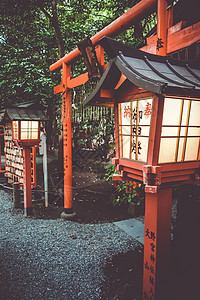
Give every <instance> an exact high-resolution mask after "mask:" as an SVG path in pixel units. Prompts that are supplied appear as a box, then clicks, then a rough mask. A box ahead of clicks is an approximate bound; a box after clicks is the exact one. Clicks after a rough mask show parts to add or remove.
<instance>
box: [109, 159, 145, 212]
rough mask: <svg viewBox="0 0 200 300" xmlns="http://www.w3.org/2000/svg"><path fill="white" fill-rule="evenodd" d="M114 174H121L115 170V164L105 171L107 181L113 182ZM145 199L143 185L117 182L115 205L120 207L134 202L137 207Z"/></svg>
mask: <svg viewBox="0 0 200 300" xmlns="http://www.w3.org/2000/svg"><path fill="white" fill-rule="evenodd" d="M114 174H119V171H116V170H115V166H114V165H113V164H108V165H107V166H106V171H105V180H106V181H112V178H113V175H114ZM144 198H145V190H144V185H143V184H139V183H135V182H126V181H120V182H117V186H116V191H115V197H114V199H113V204H114V205H118V206H120V205H121V204H127V203H131V202H134V203H136V205H140V204H141V202H142V201H143V202H144Z"/></svg>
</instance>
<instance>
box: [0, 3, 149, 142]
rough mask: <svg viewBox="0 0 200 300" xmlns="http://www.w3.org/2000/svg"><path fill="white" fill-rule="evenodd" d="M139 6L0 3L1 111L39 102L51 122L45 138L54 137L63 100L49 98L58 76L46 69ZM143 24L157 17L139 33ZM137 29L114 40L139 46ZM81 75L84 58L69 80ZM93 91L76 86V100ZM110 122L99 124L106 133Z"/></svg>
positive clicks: (88, 87) (102, 136)
mask: <svg viewBox="0 0 200 300" xmlns="http://www.w3.org/2000/svg"><path fill="white" fill-rule="evenodd" d="M137 2H139V0H135V1H130V0H124V1H119V0H116V1H111V0H105V1H101V0H90V1H83V0H54V1H53V0H51V1H49V0H43V1H41V0H26V1H24V0H10V1H7V0H1V2H0V108H4V107H6V106H9V105H10V104H14V103H18V102H23V101H24V102H25V101H27V100H34V99H35V100H38V99H39V100H41V101H42V103H43V104H44V105H46V107H47V111H48V115H49V119H50V120H51V122H50V128H49V134H52V137H56V136H58V134H59V131H60V130H61V128H62V126H61V124H60V116H61V108H62V105H61V103H62V100H61V97H60V95H53V86H56V85H58V84H60V75H61V74H60V72H59V71H57V72H54V73H51V72H50V71H49V66H50V65H51V64H53V63H54V62H55V61H57V60H58V59H59V58H60V57H59V55H60V53H61V52H63V53H68V52H70V51H72V50H73V49H74V48H76V47H77V43H78V42H80V41H81V40H83V39H85V38H86V37H91V36H93V35H95V34H96V33H97V32H98V31H100V30H101V29H103V28H104V27H105V26H107V25H108V24H110V23H111V22H112V21H113V20H115V19H116V18H118V17H119V16H120V15H122V14H123V13H124V12H125V11H127V10H128V9H129V8H131V7H132V6H134V5H135V4H136V3H137ZM53 3H55V4H56V8H55V7H53ZM54 8H55V9H54ZM56 21H57V23H56ZM147 23H148V24H149V23H150V24H154V23H155V18H152V19H151V20H150V19H149V21H148V22H146V21H145V20H144V21H142V22H141V28H142V30H146V31H148V30H149V29H151V28H149V29H148V30H147ZM152 26H153V25H152ZM152 26H151V25H150V27H152ZM136 29H137V28H136V27H135V28H134V27H133V28H130V29H129V30H127V31H126V32H125V33H123V34H121V35H120V36H119V37H118V40H121V41H123V42H128V43H129V44H131V45H135V46H137V45H139V43H141V41H144V38H143V35H141V34H139V35H138V32H139V31H138V30H136ZM136 32H137V36H136ZM59 33H60V36H59V37H58V34H59ZM59 38H60V46H62V47H61V48H62V49H61V50H60V48H59V41H58V39H59ZM60 51H61V52H60ZM84 71H85V66H84V63H83V60H82V59H81V60H79V61H78V62H76V63H74V64H73V65H72V76H73V77H75V76H77V75H79V74H82V73H83V72H84ZM93 88H94V84H90V85H89V84H88V85H87V88H85V87H80V88H79V90H78V92H77V96H76V97H75V99H74V101H75V102H76V103H78V102H83V99H84V98H85V97H86V94H88V93H89V92H90V91H91V90H92V89H93ZM108 118H109V117H108ZM108 121H109V119H106V120H105V121H103V122H104V123H105V124H107V123H108V125H106V130H107V131H108V132H109V130H110V129H109V126H112V125H111V124H110V123H109V122H108ZM97 127H98V126H95V128H97ZM95 128H94V131H95V130H96V129H95ZM91 135H95V132H94V133H92V134H91ZM104 138H105V132H103V133H102V134H100V135H99V141H100V140H101V139H104ZM106 144H108V142H107V141H105V143H104V144H103V143H101V145H102V147H103V145H106Z"/></svg>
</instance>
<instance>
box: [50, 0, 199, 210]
mask: <svg viewBox="0 0 200 300" xmlns="http://www.w3.org/2000/svg"><path fill="white" fill-rule="evenodd" d="M156 6H157V34H156V35H154V36H152V37H149V38H147V46H144V47H142V48H141V49H140V50H143V51H146V52H148V53H152V54H159V55H166V54H169V53H172V52H175V51H177V50H179V49H183V48H185V47H187V46H190V45H192V44H193V43H195V42H197V41H198V40H200V22H198V23H196V24H194V25H192V26H189V27H187V28H183V29H182V22H179V23H178V24H175V25H174V24H173V6H169V7H168V6H167V0H142V1H140V2H139V3H138V4H136V5H135V6H133V7H132V8H131V9H129V10H128V11H127V12H126V13H124V14H123V15H122V16H120V17H119V18H118V19H116V20H115V21H113V22H112V23H111V24H110V25H108V26H107V27H105V28H104V29H102V30H101V31H100V32H98V33H97V34H95V35H94V36H93V37H91V41H92V43H93V45H94V46H96V53H97V58H98V62H99V64H100V65H101V66H102V67H103V70H105V69H106V65H105V64H104V52H103V48H102V47H101V46H100V45H98V42H99V40H100V39H101V38H102V37H104V36H109V37H115V36H117V35H119V34H120V33H122V32H124V31H125V30H126V29H128V28H129V27H131V26H132V25H133V24H134V23H135V22H136V21H138V20H141V19H142V18H145V17H146V16H148V15H149V14H151V13H152V12H155V11H156ZM159 45H160V46H161V47H159ZM80 56H81V52H80V51H79V49H78V48H76V49H75V50H73V51H71V52H70V53H69V54H67V55H65V56H64V57H62V58H61V59H59V60H58V61H57V62H55V63H54V64H52V65H51V66H50V71H52V72H53V71H56V70H58V69H60V68H62V73H63V76H62V82H61V84H60V85H58V86H55V87H54V93H55V94H57V93H62V95H63V155H64V160H63V163H64V208H65V213H66V214H69V215H71V213H73V211H72V144H71V138H72V137H71V89H73V88H75V87H77V86H80V85H82V84H85V83H86V82H87V81H88V80H89V76H88V72H86V73H84V74H82V75H80V76H78V77H75V78H71V71H70V70H71V68H70V65H71V64H72V63H73V62H74V61H76V60H78V59H79V58H80Z"/></svg>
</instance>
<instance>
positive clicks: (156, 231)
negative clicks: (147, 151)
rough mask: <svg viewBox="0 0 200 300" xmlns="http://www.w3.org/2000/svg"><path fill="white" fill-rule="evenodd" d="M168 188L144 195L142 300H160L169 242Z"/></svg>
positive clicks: (166, 270)
mask: <svg viewBox="0 0 200 300" xmlns="http://www.w3.org/2000/svg"><path fill="white" fill-rule="evenodd" d="M171 208H172V188H171V187H170V188H166V189H159V190H158V192H157V193H151V189H150V188H149V187H147V188H146V194H145V234H144V272H143V300H147V299H148V300H149V299H151V300H154V299H163V298H162V287H163V286H164V284H165V280H166V279H167V274H168V268H169V253H170V240H171Z"/></svg>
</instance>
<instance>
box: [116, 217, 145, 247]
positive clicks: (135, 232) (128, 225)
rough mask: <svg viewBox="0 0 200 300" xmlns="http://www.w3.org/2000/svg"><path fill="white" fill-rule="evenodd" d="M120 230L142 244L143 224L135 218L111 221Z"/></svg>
mask: <svg viewBox="0 0 200 300" xmlns="http://www.w3.org/2000/svg"><path fill="white" fill-rule="evenodd" d="M113 224H115V225H116V226H117V227H119V228H120V229H121V230H123V231H125V232H126V233H127V234H129V235H130V236H132V237H133V238H134V239H136V240H137V241H139V242H140V243H141V244H143V245H144V224H143V223H142V222H140V221H138V220H136V219H129V220H123V221H118V222H113Z"/></svg>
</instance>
